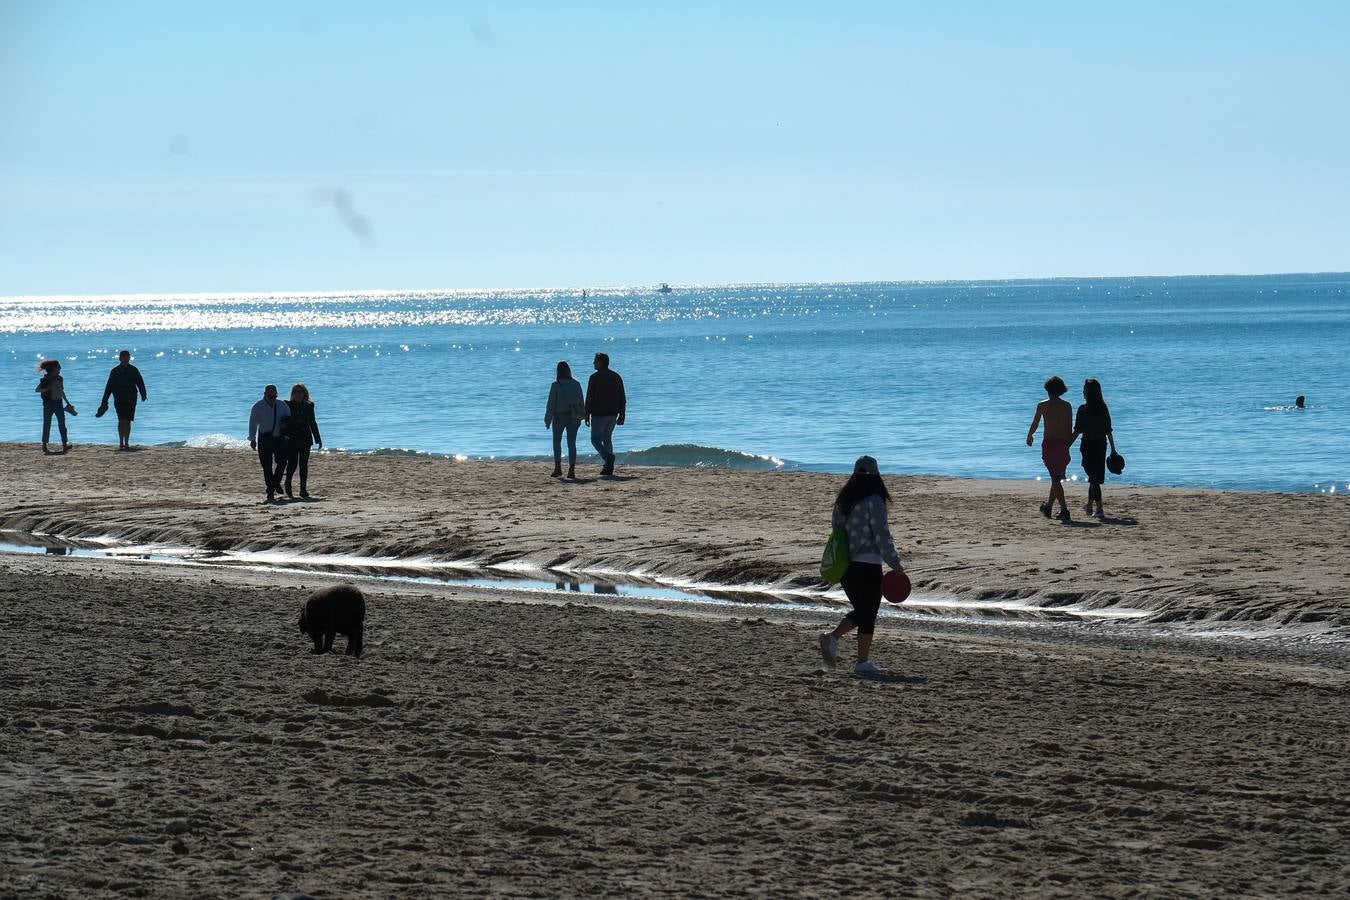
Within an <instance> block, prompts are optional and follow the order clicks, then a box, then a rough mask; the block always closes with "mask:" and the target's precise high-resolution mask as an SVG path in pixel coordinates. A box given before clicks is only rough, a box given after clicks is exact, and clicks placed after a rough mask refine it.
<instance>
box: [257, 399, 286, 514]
mask: <svg viewBox="0 0 1350 900" xmlns="http://www.w3.org/2000/svg"><path fill="white" fill-rule="evenodd" d="M290 417H291V410H290V407H288V406H287V405H286V403H285V402H284V401H282V400H278V399H277V386H276V385H275V384H269V385H268V386H267V387H265V388H263V397H262V399H261V400H259V401H258V402H257V403H255V404H253V410H252V412H250V413H249V416H248V445H249V446H250V447H252V448H253V449H254V450H257V451H258V463H259V464H260V465H261V466H262V471H263V483H264V484H265V485H266V486H267V502H268V503H271V502H272V501H273V500H275V499H276V493H277V491H278V490H279V489H280V487H281V485H280V484H279V482H280V481H281V474H282V472H283V471H285V465H286V420H287V419H289V418H290ZM274 463H275V468H273V464H274Z"/></svg>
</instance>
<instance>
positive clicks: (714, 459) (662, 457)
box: [619, 444, 797, 472]
mask: <svg viewBox="0 0 1350 900" xmlns="http://www.w3.org/2000/svg"><path fill="white" fill-rule="evenodd" d="M619 460H620V461H621V462H623V463H624V464H626V465H636V466H673V467H676V468H693V469H748V470H751V471H766V472H767V471H777V470H781V469H795V468H797V466H796V465H795V464H794V463H791V462H789V461H787V460H783V459H779V458H778V457H776V456H766V455H763V454H759V453H747V452H746V451H744V450H725V449H723V448H721V447H704V446H701V445H699V444H659V445H657V446H655V447H649V448H648V449H646V450H632V451H630V452H628V453H620V454H619Z"/></svg>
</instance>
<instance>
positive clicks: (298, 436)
mask: <svg viewBox="0 0 1350 900" xmlns="http://www.w3.org/2000/svg"><path fill="white" fill-rule="evenodd" d="M286 406H287V407H288V408H289V409H290V411H291V417H290V418H289V419H287V420H286V473H285V475H284V477H285V479H286V496H287V497H294V496H295V495H294V494H292V493H291V479H292V477H293V476H294V475H295V471H296V469H299V470H300V496H301V497H304V498H305V499H309V448H310V447H311V446H313V445H315V444H317V445H318V446H319V447H320V449H322V448H323V435H321V434H319V423H318V421H317V420H316V419H315V418H314V401H313V400H311V399H309V388H307V387H305V386H304V385H303V384H295V385H292V386H291V399H290V401H289V402H287V404H286ZM282 477H283V476H281V475H278V476H277V481H278V482H280V481H281V479H282ZM279 488H280V485H278V489H279Z"/></svg>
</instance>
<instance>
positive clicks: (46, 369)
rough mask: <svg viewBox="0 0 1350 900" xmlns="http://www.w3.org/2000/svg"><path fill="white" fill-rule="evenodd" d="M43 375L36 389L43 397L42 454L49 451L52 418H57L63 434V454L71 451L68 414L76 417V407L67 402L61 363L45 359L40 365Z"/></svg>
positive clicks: (57, 423)
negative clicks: (67, 427)
mask: <svg viewBox="0 0 1350 900" xmlns="http://www.w3.org/2000/svg"><path fill="white" fill-rule="evenodd" d="M38 370H39V371H40V372H42V373H43V375H42V380H41V381H39V382H38V386H37V388H36V389H35V390H36V392H37V393H39V394H41V395H42V452H43V453H46V452H48V451H47V442H48V441H49V440H51V436H52V416H56V427H57V429H58V430H59V431H60V433H61V452H62V453H65V452H67V451H69V450H70V438H69V435H68V434H67V433H66V413H67V412H69V413H70V414H71V415H72V416H73V415H75V407H74V406H71V405H70V403H69V402H67V400H66V381H65V379H64V378H62V377H61V363H60V362H59V361H57V360H54V359H44V360H43V361H42V362H40V363H38Z"/></svg>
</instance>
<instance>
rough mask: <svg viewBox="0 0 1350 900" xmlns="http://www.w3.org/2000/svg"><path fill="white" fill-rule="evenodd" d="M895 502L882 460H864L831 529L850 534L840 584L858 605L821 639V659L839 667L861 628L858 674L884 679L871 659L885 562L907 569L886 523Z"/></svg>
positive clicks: (846, 487)
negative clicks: (844, 642)
mask: <svg viewBox="0 0 1350 900" xmlns="http://www.w3.org/2000/svg"><path fill="white" fill-rule="evenodd" d="M890 499H891V495H890V492H889V491H887V490H886V484H885V482H883V481H882V480H881V472H880V470H879V469H878V468H877V461H876V460H875V459H873V458H872V457H870V456H861V457H859V458H858V461H857V462H856V463H854V464H853V475H852V476H851V477H850V478H849V480H848V481H847V482H846V483H845V484H844V487H843V488H842V489H841V490H840V491H839V496H838V497H837V498H836V499H835V501H834V510H833V511H832V513H831V515H830V523H831V526H832V527H834V528H843V529H844V531H845V532H846V533H847V534H848V551H849V563H848V569H847V570H846V571H845V572H844V577H843V580H842V581H841V582H840V584H841V585H842V586H843V588H844V593H845V594H846V595H847V596H848V602H849V603H850V604H851V605H852V606H853V609H852V611H850V612H849V613H848V615H846V616H844V618H843V620H842V621H840V623H839V624H838V625H837V626H835V629H834V631H829V632H826V633H825V634H822V635H821V636H820V641H819V643H820V655H821V656H822V657H824V659H825V662H826V663H827V664H829V666H830V668H834V667H835V665H837V664H838V662H839V639H840V638H841V637H843V636H844V635H846V634H848V633H849V632H850V631H852V630H853V629H855V628H856V629H858V662H857V664H856V665H855V666H854V667H853V671H854V672H857V673H858V674H859V675H879V674H881V673H882V672H883V671H885V670H884V669H882V668H881V667H880V666H878V665H877V664H876V663H874V662H872V661H871V659H870V657H871V654H872V635H873V633H874V632H875V631H876V622H877V611H878V610H879V609H880V608H881V563H882V560H883V559H884V560H885V561H886V562H887V563H888V564H889V565H890V567H891V568H892V569H895V570H896V571H898V572H903V571H904V570H905V567H904V566H903V565H902V564H901V562H900V554H899V553H897V552H896V549H895V541H894V540H893V539H892V538H891V528H890V525H889V524H888V523H887V521H886V505H887V504H888V503H889V502H890Z"/></svg>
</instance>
